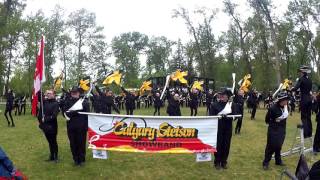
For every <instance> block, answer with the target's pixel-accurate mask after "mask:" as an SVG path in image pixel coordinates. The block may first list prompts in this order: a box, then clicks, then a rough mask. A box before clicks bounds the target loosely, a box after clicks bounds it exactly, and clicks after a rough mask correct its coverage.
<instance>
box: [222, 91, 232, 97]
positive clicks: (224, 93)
mask: <svg viewBox="0 0 320 180" xmlns="http://www.w3.org/2000/svg"><path fill="white" fill-rule="evenodd" d="M221 95H227V96H228V97H230V96H232V92H231V91H230V90H229V89H224V90H223V91H221Z"/></svg>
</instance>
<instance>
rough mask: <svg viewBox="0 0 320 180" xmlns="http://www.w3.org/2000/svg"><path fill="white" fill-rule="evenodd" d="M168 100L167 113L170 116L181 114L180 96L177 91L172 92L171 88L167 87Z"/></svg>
mask: <svg viewBox="0 0 320 180" xmlns="http://www.w3.org/2000/svg"><path fill="white" fill-rule="evenodd" d="M166 94H167V100H168V107H167V113H168V115H169V116H181V111H180V96H179V94H178V93H176V92H172V93H170V91H169V89H167V92H166Z"/></svg>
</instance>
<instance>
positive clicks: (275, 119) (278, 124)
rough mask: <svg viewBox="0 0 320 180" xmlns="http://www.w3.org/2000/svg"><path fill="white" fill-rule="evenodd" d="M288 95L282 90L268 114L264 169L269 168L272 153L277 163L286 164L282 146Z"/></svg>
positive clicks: (266, 119)
mask: <svg viewBox="0 0 320 180" xmlns="http://www.w3.org/2000/svg"><path fill="white" fill-rule="evenodd" d="M288 98H289V97H288V95H287V93H286V92H280V93H279V94H278V95H277V99H276V103H275V104H273V105H272V106H271V107H270V108H269V109H268V112H267V114H266V118H265V122H266V124H268V125H269V127H268V136H267V145H266V149H265V156H264V160H263V163H262V166H263V169H264V170H267V169H268V168H269V162H270V160H271V158H272V154H273V153H274V154H275V160H276V165H278V166H284V164H283V162H282V160H281V154H280V153H281V148H282V144H283V142H284V139H285V135H286V121H287V117H288V115H289V113H288V108H287V105H288V100H289V99H288Z"/></svg>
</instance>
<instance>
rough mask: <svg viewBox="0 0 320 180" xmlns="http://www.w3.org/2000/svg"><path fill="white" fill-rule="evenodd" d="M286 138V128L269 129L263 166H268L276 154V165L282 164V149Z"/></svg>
mask: <svg viewBox="0 0 320 180" xmlns="http://www.w3.org/2000/svg"><path fill="white" fill-rule="evenodd" d="M285 136H286V128H285V127H270V126H269V127H268V137H267V145H266V149H265V155H264V160H263V165H268V164H269V162H270V160H271V158H272V155H273V153H274V156H275V160H276V164H281V163H282V160H281V148H282V144H283V142H284V139H285Z"/></svg>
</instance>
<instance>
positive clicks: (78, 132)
mask: <svg viewBox="0 0 320 180" xmlns="http://www.w3.org/2000/svg"><path fill="white" fill-rule="evenodd" d="M79 99H80V89H79V88H78V86H74V87H72V89H71V91H70V97H68V98H67V99H66V100H65V102H64V108H63V112H64V115H65V116H66V118H67V120H68V119H69V120H68V121H67V132H68V138H69V141H70V148H71V152H72V156H73V160H74V163H75V165H76V166H81V165H83V163H84V162H85V157H86V137H87V130H88V116H87V115H84V114H79V112H90V108H89V103H88V101H87V100H86V99H84V101H83V103H82V107H83V108H82V110H69V109H70V108H71V107H72V106H73V105H74V104H75V103H76V102H77V101H78V100H79Z"/></svg>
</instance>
